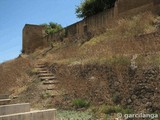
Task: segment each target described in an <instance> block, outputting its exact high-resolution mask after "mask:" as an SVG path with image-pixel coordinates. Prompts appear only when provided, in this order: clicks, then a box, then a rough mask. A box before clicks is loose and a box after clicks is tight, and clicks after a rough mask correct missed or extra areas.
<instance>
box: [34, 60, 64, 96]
mask: <svg viewBox="0 0 160 120" xmlns="http://www.w3.org/2000/svg"><path fill="white" fill-rule="evenodd" d="M35 69H36V71H37V75H38V78H39V79H40V80H41V81H42V85H43V88H44V91H45V92H46V93H49V94H50V96H51V97H55V96H58V95H61V94H62V91H61V90H60V89H58V84H59V83H60V81H58V80H57V78H56V76H55V75H54V74H53V73H51V72H50V71H49V69H48V68H47V65H45V64H43V63H42V64H37V65H36V67H35Z"/></svg>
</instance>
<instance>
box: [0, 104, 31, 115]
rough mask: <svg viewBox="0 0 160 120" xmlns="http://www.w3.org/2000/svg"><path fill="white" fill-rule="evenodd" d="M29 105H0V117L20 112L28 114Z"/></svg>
mask: <svg viewBox="0 0 160 120" xmlns="http://www.w3.org/2000/svg"><path fill="white" fill-rule="evenodd" d="M29 111H30V104H29V103H20V104H10V105H1V106H0V115H8V114H15V113H22V112H29Z"/></svg>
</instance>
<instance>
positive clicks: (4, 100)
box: [0, 99, 11, 105]
mask: <svg viewBox="0 0 160 120" xmlns="http://www.w3.org/2000/svg"><path fill="white" fill-rule="evenodd" d="M10 102H11V99H0V105H6V104H9V103H10Z"/></svg>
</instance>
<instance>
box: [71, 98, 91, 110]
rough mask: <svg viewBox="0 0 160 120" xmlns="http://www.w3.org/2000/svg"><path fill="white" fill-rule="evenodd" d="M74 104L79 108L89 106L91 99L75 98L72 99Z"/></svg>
mask: <svg viewBox="0 0 160 120" xmlns="http://www.w3.org/2000/svg"><path fill="white" fill-rule="evenodd" d="M72 104H73V106H74V107H75V108H76V109H78V108H86V107H88V106H89V101H87V100H85V99H81V98H78V99H74V100H73V101H72Z"/></svg>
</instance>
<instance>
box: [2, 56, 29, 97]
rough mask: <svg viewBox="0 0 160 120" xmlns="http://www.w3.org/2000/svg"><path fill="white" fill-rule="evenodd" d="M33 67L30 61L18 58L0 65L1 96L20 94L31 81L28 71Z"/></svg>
mask: <svg viewBox="0 0 160 120" xmlns="http://www.w3.org/2000/svg"><path fill="white" fill-rule="evenodd" d="M30 67H31V65H30V62H29V60H27V59H25V58H16V59H15V60H11V61H8V62H5V63H3V64H0V94H5V93H6V94H13V93H20V92H21V91H23V90H24V89H25V88H26V84H27V83H28V82H29V81H30V76H29V75H28V74H27V71H28V70H29V68H30Z"/></svg>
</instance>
